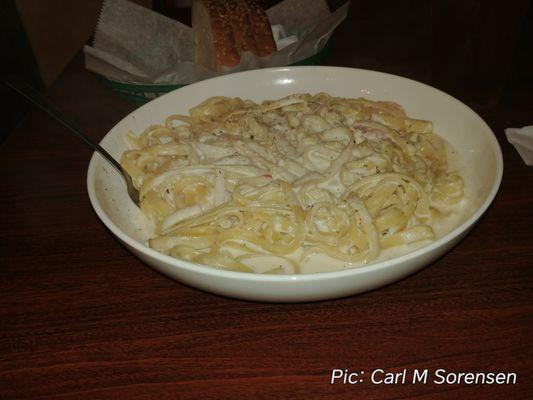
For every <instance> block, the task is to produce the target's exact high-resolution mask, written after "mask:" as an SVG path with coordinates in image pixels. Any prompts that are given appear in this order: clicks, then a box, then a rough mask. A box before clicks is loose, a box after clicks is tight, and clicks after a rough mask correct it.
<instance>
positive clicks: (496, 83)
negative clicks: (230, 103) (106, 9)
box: [0, 0, 533, 139]
mask: <svg viewBox="0 0 533 400" xmlns="http://www.w3.org/2000/svg"><path fill="white" fill-rule="evenodd" d="M278 2H279V1H278V0H266V1H262V3H263V5H264V6H265V8H268V7H269V6H272V5H274V4H276V3H278ZM343 2H344V1H342V0H329V1H328V3H329V5H330V7H331V8H332V9H335V8H336V7H338V6H339V5H340V4H342V3H343ZM172 5H173V2H172V1H167V2H165V1H154V8H155V9H157V10H159V11H162V12H164V13H166V14H167V15H171V16H174V17H176V18H178V19H180V20H181V21H182V22H186V23H187V22H189V21H190V17H189V14H188V9H178V8H172ZM2 8H3V9H2V12H1V14H0V26H1V31H0V51H1V53H0V54H2V57H0V74H1V75H2V76H4V75H7V74H14V73H16V74H19V75H22V76H24V77H25V79H27V80H28V81H30V82H31V83H32V84H34V85H35V86H37V87H39V88H41V89H44V85H43V82H42V80H41V78H40V76H39V71H38V68H37V66H36V62H35V58H34V55H33V52H32V49H31V46H30V44H29V42H28V39H27V37H26V34H25V30H24V26H23V24H22V23H21V20H20V18H19V14H18V10H17V6H16V2H15V1H14V0H7V1H3V2H2ZM346 38H349V40H345V39H346ZM331 43H332V50H331V57H329V58H330V59H332V60H336V61H335V62H334V63H332V62H328V58H326V60H325V62H324V63H325V64H334V65H342V66H347V67H357V68H365V69H372V70H378V71H385V72H389V73H393V74H398V75H402V76H406V77H409V78H413V79H416V80H419V81H422V82H424V83H427V84H430V85H432V86H435V87H437V88H439V89H442V90H444V91H446V92H448V93H450V94H451V95H453V96H456V97H458V98H459V99H460V100H462V101H464V102H466V103H467V104H468V105H470V106H472V107H473V108H475V109H484V108H487V107H490V106H493V105H494V104H496V103H497V102H499V101H505V100H506V99H508V98H509V97H512V96H513V93H514V92H515V91H516V90H531V89H532V88H533V7H532V4H531V2H530V1H528V0H515V1H512V2H503V1H497V2H487V1H483V0H473V1H459V0H452V1H424V0H405V1H401V2H398V1H395V2H372V1H352V3H351V6H350V12H349V15H348V18H347V19H346V20H345V21H344V22H343V24H342V25H341V26H340V27H339V28H338V29H337V30H336V31H335V33H334V34H333V37H332V41H331ZM0 97H1V100H2V104H3V105H2V108H1V113H0V139H2V138H4V137H5V136H6V135H7V134H8V133H9V132H10V131H11V130H12V129H13V128H14V127H15V126H16V124H17V123H18V122H19V121H20V120H21V118H22V117H23V116H24V113H25V110H26V108H27V104H26V103H25V102H24V101H22V100H21V99H19V98H17V97H16V96H13V95H12V94H11V93H10V92H8V91H7V89H6V88H5V87H4V86H3V85H2V87H1V88H0Z"/></svg>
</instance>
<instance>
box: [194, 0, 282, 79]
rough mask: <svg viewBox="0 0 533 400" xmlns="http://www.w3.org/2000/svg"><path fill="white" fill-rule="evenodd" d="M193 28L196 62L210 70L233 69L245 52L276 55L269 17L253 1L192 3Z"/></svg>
mask: <svg viewBox="0 0 533 400" xmlns="http://www.w3.org/2000/svg"><path fill="white" fill-rule="evenodd" d="M192 28H193V33H194V43H195V62H196V63H197V64H200V65H203V66H204V67H206V68H208V69H211V70H215V71H222V70H223V68H224V67H234V66H236V65H237V64H238V63H239V61H240V59H241V56H242V55H243V54H244V53H245V52H247V51H249V52H252V53H253V54H255V55H257V56H259V57H264V56H267V55H269V54H271V53H274V52H276V43H275V42H274V37H273V35H272V30H271V27H270V23H269V21H268V17H267V15H266V13H265V12H264V11H263V9H262V8H261V6H260V5H259V4H258V2H257V1H255V0H224V1H221V0H194V1H193V5H192Z"/></svg>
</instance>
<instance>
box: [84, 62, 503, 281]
mask: <svg viewBox="0 0 533 400" xmlns="http://www.w3.org/2000/svg"><path fill="white" fill-rule="evenodd" d="M326 69H327V70H343V71H352V72H358V73H363V74H368V73H370V74H376V75H377V76H382V77H384V78H385V77H386V78H392V79H398V80H401V81H405V82H407V83H410V84H414V85H419V86H422V87H424V88H425V89H428V90H430V91H433V92H436V93H437V94H439V95H441V96H442V95H443V96H445V97H447V98H448V100H452V101H453V102H455V103H458V105H460V106H461V107H463V108H464V109H465V111H467V114H468V115H469V116H471V117H473V118H474V119H476V120H477V121H478V122H479V123H480V124H481V126H482V127H483V128H484V129H485V130H486V132H487V133H490V135H488V140H489V142H490V144H491V147H492V149H493V150H494V153H495V157H496V163H497V165H496V179H495V180H494V183H493V185H492V187H491V189H490V191H489V193H488V195H487V197H486V199H485V201H484V202H483V203H482V204H481V205H480V206H479V207H478V208H477V209H476V210H475V212H474V213H473V214H472V215H471V216H470V217H469V218H468V219H466V220H465V221H464V222H463V223H461V224H460V225H458V226H457V227H455V228H454V229H452V230H451V231H450V232H448V233H447V234H445V235H444V236H442V237H441V238H439V239H437V240H435V241H434V242H432V243H429V244H427V245H425V246H422V247H420V248H418V249H416V250H414V251H411V252H408V253H406V254H403V255H401V256H398V257H393V258H391V259H388V260H383V261H377V262H370V263H369V264H365V265H360V266H355V267H351V268H346V269H342V270H336V271H327V272H314V273H305V274H288V275H274V274H254V273H249V272H238V271H228V270H223V269H218V268H213V267H211V266H207V265H203V264H197V263H193V262H190V261H187V260H181V259H177V258H174V257H171V256H167V255H165V254H162V253H159V252H158V251H156V250H153V249H151V248H150V247H148V246H146V245H144V244H142V243H139V242H138V241H137V240H135V239H133V238H132V237H130V236H129V235H127V234H126V233H125V232H123V231H122V230H121V229H120V228H119V227H118V226H117V225H116V224H115V223H114V222H113V221H112V220H111V219H110V218H109V217H108V215H107V214H106V212H105V211H104V210H103V208H102V207H101V205H100V202H99V201H98V198H97V196H96V191H95V186H94V183H95V173H96V167H97V160H98V159H100V161H101V162H104V163H105V162H106V161H105V160H104V159H103V158H102V157H101V156H100V155H99V154H98V153H93V155H92V156H91V160H90V162H89V167H88V170H87V191H88V194H89V199H90V202H91V205H92V207H93V209H94V211H95V212H96V214H97V215H98V217H99V218H100V220H101V221H102V222H103V223H104V225H105V226H106V227H107V228H108V229H109V230H110V231H111V233H113V234H114V235H115V236H116V237H117V238H118V239H119V240H120V241H122V242H123V243H125V244H127V245H128V246H131V248H133V249H135V250H136V251H138V252H140V253H143V254H145V255H146V256H149V257H151V258H154V259H156V260H158V261H160V262H163V263H165V264H167V265H170V266H172V267H173V268H182V269H185V270H187V271H188V272H191V273H194V274H205V275H210V276H211V277H215V278H225V279H232V280H234V279H237V280H240V281H243V280H244V281H249V282H263V283H266V282H272V283H274V282H304V281H306V282H312V281H325V280H331V279H339V278H344V277H348V276H354V275H359V274H366V273H370V272H376V271H380V270H383V269H387V268H390V267H394V266H395V265H397V264H401V263H403V262H405V261H408V260H409V259H416V258H418V257H419V256H421V255H423V254H426V253H431V252H432V251H433V250H435V249H437V248H439V247H441V246H443V245H444V244H445V243H447V242H449V241H452V240H453V239H454V238H456V237H460V236H461V235H462V234H463V233H466V232H468V230H469V229H470V228H471V227H473V226H474V224H475V223H476V222H477V221H478V220H479V219H480V218H481V217H482V215H483V214H484V213H485V212H486V211H487V209H488V208H489V206H490V205H491V203H492V202H493V200H494V198H495V197H496V194H497V192H498V190H499V188H500V185H501V181H502V177H503V155H502V151H501V147H500V145H499V143H498V140H497V139H496V136H495V134H494V132H493V131H492V129H491V128H490V127H489V126H488V125H487V123H486V122H485V121H484V120H483V119H482V118H481V117H480V116H479V115H478V114H477V113H476V112H475V111H474V110H472V109H471V108H470V107H468V106H467V105H466V104H464V103H463V102H462V101H460V100H459V99H457V98H455V97H453V96H451V95H449V94H448V93H446V92H444V91H442V90H440V89H437V88H435V87H433V86H430V85H427V84H425V83H422V82H419V81H416V80H413V79H410V78H405V77H402V76H399V75H395V74H390V73H386V72H380V71H373V70H368V69H361V68H350V67H336V66H291V67H274V68H263V69H258V70H250V71H242V72H237V73H234V74H228V75H222V76H217V77H214V78H210V79H206V80H203V81H199V82H196V83H193V84H190V85H188V86H185V87H182V88H178V89H176V90H173V91H171V92H168V93H166V94H164V95H163V96H161V97H158V98H156V99H154V100H153V101H154V102H157V101H162V100H160V99H164V98H165V97H167V96H172V95H173V93H175V92H177V91H182V90H191V88H193V89H194V87H195V86H200V85H209V82H210V81H213V80H226V79H238V77H239V76H244V75H254V74H265V73H283V72H294V71H298V70H326ZM163 101H164V100H163ZM151 103H152V101H150V102H148V103H146V104H144V105H142V106H141V107H138V108H136V109H135V110H133V111H132V112H131V113H130V114H128V115H126V116H125V117H124V118H122V119H121V120H120V121H119V122H117V123H116V124H115V125H114V126H113V128H111V129H110V130H109V131H108V132H107V133H106V134H105V136H104V137H103V138H102V140H101V141H100V145H102V142H103V141H104V140H105V139H106V137H107V136H108V135H109V134H110V132H111V131H112V130H113V129H115V127H116V126H117V125H119V124H121V123H122V122H123V121H125V120H126V119H127V118H129V117H130V115H131V114H133V113H135V112H137V111H138V110H140V109H143V108H146V107H151Z"/></svg>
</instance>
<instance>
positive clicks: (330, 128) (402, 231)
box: [121, 93, 465, 274]
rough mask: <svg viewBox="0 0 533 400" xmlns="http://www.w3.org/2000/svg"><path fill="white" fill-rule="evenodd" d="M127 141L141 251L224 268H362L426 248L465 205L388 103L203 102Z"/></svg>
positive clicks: (443, 162) (423, 136)
mask: <svg viewBox="0 0 533 400" xmlns="http://www.w3.org/2000/svg"><path fill="white" fill-rule="evenodd" d="M127 141H128V143H129V145H130V147H131V150H128V151H126V152H124V154H123V156H122V159H121V163H122V165H123V167H124V168H125V169H126V171H128V173H130V174H131V176H132V177H133V180H134V184H135V186H136V187H137V188H139V190H140V196H141V210H142V211H143V213H144V214H145V215H146V216H147V217H148V218H149V219H150V220H151V221H153V223H154V226H155V233H154V235H153V237H152V238H151V239H150V241H149V245H150V247H152V248H153V249H156V250H158V251H160V252H162V253H164V254H167V255H170V256H172V257H176V258H180V259H184V260H189V261H192V262H195V263H200V264H205V265H210V266H213V267H217V268H223V269H228V270H234V271H244V272H256V273H289V274H292V273H305V272H317V271H327V270H331V269H339V268H348V267H353V266H356V265H361V264H366V263H369V262H371V261H373V260H377V259H380V258H382V257H387V256H388V257H390V256H393V255H396V254H399V253H398V252H394V249H400V250H401V251H400V253H401V252H407V251H410V250H412V249H413V246H420V245H423V244H426V243H429V242H431V241H433V240H435V239H436V237H437V234H436V232H437V231H439V230H438V227H439V224H440V225H442V224H443V221H444V222H445V221H446V220H447V219H450V218H452V214H457V213H459V212H460V210H461V208H462V207H463V205H464V202H465V196H464V184H463V179H462V177H461V175H460V174H459V173H458V172H457V171H456V170H454V168H452V167H451V166H450V163H449V160H448V156H447V147H448V145H447V144H446V142H445V141H444V140H443V139H442V138H441V137H439V136H438V135H437V134H436V133H434V132H433V124H432V123H431V122H430V121H425V120H420V119H414V118H410V117H408V116H407V115H406V113H405V111H404V109H403V108H402V107H401V106H400V105H399V104H396V103H394V102H389V101H371V100H367V99H364V98H340V97H333V96H331V95H329V94H327V93H318V94H315V95H311V94H305V93H303V94H293V95H290V96H287V97H284V98H281V99H279V100H269V101H264V102H262V103H261V104H256V103H255V102H253V101H250V100H241V99H239V98H227V97H211V98H209V99H207V100H205V101H204V102H202V103H201V104H199V105H197V106H195V107H194V108H192V109H191V110H190V111H189V115H188V116H185V115H171V116H169V117H168V118H167V119H166V121H165V123H164V125H155V126H150V127H148V128H147V129H146V130H145V131H144V132H143V133H142V134H141V135H140V136H138V137H137V136H135V135H134V134H133V133H132V132H129V133H128V134H127Z"/></svg>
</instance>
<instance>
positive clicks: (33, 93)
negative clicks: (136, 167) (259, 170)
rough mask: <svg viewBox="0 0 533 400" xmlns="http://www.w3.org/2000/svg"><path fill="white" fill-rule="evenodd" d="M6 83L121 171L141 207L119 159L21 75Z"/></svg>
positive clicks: (136, 191) (8, 79)
mask: <svg viewBox="0 0 533 400" xmlns="http://www.w3.org/2000/svg"><path fill="white" fill-rule="evenodd" d="M4 83H5V84H6V85H7V86H9V87H10V88H11V89H13V90H15V91H16V92H17V93H19V94H21V95H22V96H23V97H25V98H26V99H28V100H29V101H31V102H32V103H33V104H35V105H36V106H37V107H39V108H40V109H41V110H43V111H44V112H46V113H47V114H48V115H49V116H51V117H52V118H53V119H55V120H56V121H57V122H59V123H60V124H61V125H63V126H64V127H65V128H67V129H68V130H69V131H70V133H73V134H74V135H76V136H77V137H78V139H81V141H82V142H83V143H85V145H86V146H88V147H89V148H90V149H91V150H94V151H96V152H97V153H98V154H100V155H101V156H102V157H103V158H104V159H105V160H106V161H107V162H109V163H110V164H111V165H112V166H113V167H115V169H116V170H117V171H118V172H120V174H121V175H122V177H123V178H124V181H125V182H126V188H127V190H128V195H129V196H130V198H131V200H132V201H133V202H134V203H135V205H136V206H137V207H139V202H140V199H139V191H138V190H137V189H136V188H135V186H133V181H132V179H131V176H130V174H128V173H127V172H126V171H125V170H124V168H122V166H121V165H120V163H119V162H118V161H117V160H115V159H114V158H113V157H112V156H111V154H109V153H108V152H107V151H106V150H105V149H104V148H102V146H100V145H99V144H98V143H95V142H93V141H92V140H91V139H89V138H88V137H87V136H86V135H85V134H84V133H83V132H82V131H81V129H80V128H78V126H77V125H76V124H75V123H74V122H73V121H72V120H71V119H70V118H68V117H67V116H65V115H63V114H62V113H60V112H59V111H57V110H56V109H55V108H54V107H53V106H52V104H51V103H50V102H49V101H48V100H47V99H46V98H45V97H44V96H43V95H41V94H40V93H39V92H38V91H37V90H35V89H34V88H33V87H31V86H30V85H28V84H27V83H26V82H24V81H23V80H22V79H20V78H19V77H17V76H10V77H6V78H4Z"/></svg>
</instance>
